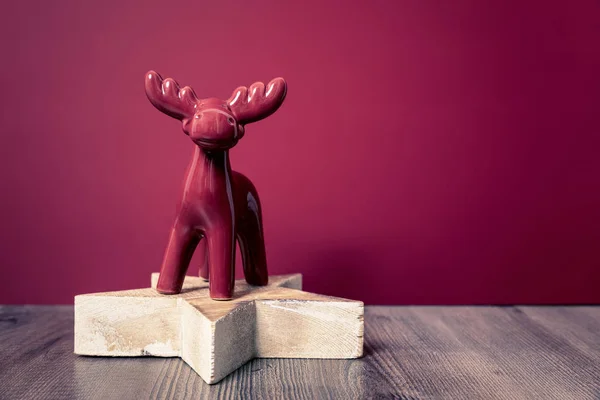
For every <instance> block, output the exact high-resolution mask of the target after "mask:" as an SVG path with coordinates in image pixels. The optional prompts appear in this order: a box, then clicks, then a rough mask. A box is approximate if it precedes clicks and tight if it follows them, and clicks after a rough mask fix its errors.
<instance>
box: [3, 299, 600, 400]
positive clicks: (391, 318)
mask: <svg viewBox="0 0 600 400" xmlns="http://www.w3.org/2000/svg"><path fill="white" fill-rule="evenodd" d="M219 397H223V398H252V399H262V398H264V399H274V398H285V399H291V398H310V399H326V398H340V399H356V398H382V399H383V398H399V399H561V400H565V399H600V307H366V310H365V356H364V357H363V358H361V359H355V360H296V359H256V360H253V361H251V362H250V363H248V364H246V365H245V366H243V367H242V368H240V369H238V370H237V371H236V372H234V373H233V374H231V375H229V376H228V377H227V378H225V379H224V380H223V381H221V382H220V383H219V384H216V385H207V384H206V383H204V382H203V381H202V379H201V378H200V377H199V376H198V375H196V374H195V373H194V372H193V371H192V370H191V369H190V368H189V367H188V366H187V365H186V364H185V363H184V362H183V361H181V360H180V359H178V358H96V357H83V356H77V355H75V354H73V307H69V306H54V307H52V306H4V307H0V398H1V399H23V398H27V399H30V398H35V399H38V398H44V399H46V398H48V399H85V398H92V399H156V398H174V399H192V398H193V399H197V398H206V399H213V398H219Z"/></svg>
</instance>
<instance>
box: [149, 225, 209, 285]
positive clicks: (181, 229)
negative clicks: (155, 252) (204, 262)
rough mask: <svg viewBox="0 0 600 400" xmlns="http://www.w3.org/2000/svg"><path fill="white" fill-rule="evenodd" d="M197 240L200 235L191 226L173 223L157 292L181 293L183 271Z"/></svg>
mask: <svg viewBox="0 0 600 400" xmlns="http://www.w3.org/2000/svg"><path fill="white" fill-rule="evenodd" d="M199 240H200V236H199V235H198V233H197V232H196V231H194V230H193V229H192V228H191V227H189V226H187V225H183V224H180V223H177V222H176V223H175V225H174V226H173V229H172V230H171V237H170V238H169V244H168V245H167V250H166V251H165V256H164V259H163V263H162V266H161V268H160V276H159V278H158V283H157V285H156V290H157V291H158V292H159V293H162V294H177V293H181V287H182V286H183V280H184V279H185V273H186V271H187V269H188V266H189V265H190V260H191V259H192V255H193V254H194V249H195V248H196V245H197V244H198V241H199Z"/></svg>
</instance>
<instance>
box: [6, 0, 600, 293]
mask: <svg viewBox="0 0 600 400" xmlns="http://www.w3.org/2000/svg"><path fill="white" fill-rule="evenodd" d="M176 3H177V4H176ZM0 18H1V23H0V40H1V41H2V42H1V43H2V48H1V52H2V61H1V63H0V72H1V74H0V76H1V79H2V86H1V89H0V96H1V106H2V113H1V115H2V119H1V126H0V127H1V134H2V142H1V145H0V151H1V158H0V160H1V161H0V162H1V165H0V174H1V175H0V182H1V185H2V198H1V205H0V206H1V207H0V212H1V213H2V214H1V219H0V221H1V224H2V225H1V229H0V232H1V234H2V237H1V238H0V239H1V242H0V246H1V248H0V256H1V259H0V268H1V280H0V303H71V302H72V300H73V297H72V296H73V295H75V294H78V293H86V292H94V291H108V290H118V289H126V288H135V287H140V286H147V285H148V284H149V275H150V273H151V272H153V271H157V270H158V268H159V265H160V262H161V258H162V253H163V250H164V248H165V245H166V240H167V235H168V231H169V228H170V225H171V222H172V218H173V216H174V208H175V203H176V201H177V199H178V197H179V192H180V188H181V180H182V178H183V172H184V169H185V167H186V165H187V162H188V159H189V157H190V156H191V153H192V143H191V142H190V141H189V139H188V138H186V137H185V136H184V135H183V134H182V132H181V128H180V126H179V125H178V123H177V122H176V121H174V120H172V119H169V118H168V117H166V116H164V115H162V114H160V113H159V112H158V111H156V110H155V109H154V108H153V107H152V106H151V105H150V103H149V102H148V100H147V99H146V97H145V94H144V91H143V78H144V73H145V72H146V71H147V70H149V69H155V70H157V71H159V72H160V73H161V74H163V75H164V76H172V77H174V78H176V79H177V80H178V81H179V82H180V83H182V84H184V85H192V86H193V87H194V88H195V89H196V92H197V93H198V94H199V95H201V96H203V97H209V96H219V97H225V98H226V97H228V96H229V94H230V92H231V91H232V90H233V89H234V88H235V87H236V86H238V85H249V84H251V83H252V82H254V81H256V80H263V81H268V80H270V79H271V78H273V77H276V76H284V77H285V78H286V79H287V80H288V83H289V92H288V98H287V100H286V103H285V104H284V106H283V107H282V108H281V109H280V110H279V111H278V112H277V113H276V114H275V115H273V116H272V117H270V118H269V119H268V120H265V121H263V122H260V123H257V124H255V125H252V126H249V127H248V129H247V134H246V136H245V138H244V139H243V141H242V142H240V144H239V145H238V146H237V147H236V148H235V149H234V150H233V152H232V163H233V166H234V168H235V169H238V170H240V171H243V172H244V173H245V174H247V175H248V176H249V177H251V178H252V180H253V181H254V183H255V184H256V186H257V187H258V189H259V191H260V193H261V197H262V202H263V206H264V214H265V215H264V219H265V221H264V223H265V230H266V236H267V247H268V248H267V251H268V258H269V263H270V265H269V268H270V272H271V273H272V274H282V273H292V272H302V273H303V274H304V275H305V287H306V289H308V290H310V291H316V292H321V293H325V294H331V295H337V296H344V297H350V298H356V299H361V300H364V301H365V302H366V303H368V304H374V303H375V304H377V303H379V304H385V303H387V304H405V303H424V304H430V303H507V302H508V303H514V302H516V303H572V302H590V303H592V302H600V268H599V267H600V155H599V152H600V139H599V137H600V23H599V20H600V2H598V1H594V0H588V1H585V0H581V1H573V2H567V1H561V2H552V1H539V2H535V1H533V2H532V1H526V2H520V1H479V0H473V1H450V2H449V1H431V0H430V1H422V0H417V1H369V2H367V1H364V2H358V1H356V2H342V1H339V2H333V1H314V2H312V1H311V2H305V1H297V2H283V1H269V2H256V1H237V2H229V1H218V2H217V1H210V2H208V1H198V0H195V1H192V2H188V3H180V2H165V1H154V2H153V1H140V2H129V1H110V2H107V1H104V2H100V1H97V2H92V1H80V0H69V1H67V0H62V1H41V0H40V1H22V2H10V3H7V4H5V5H3V11H2V14H1V15H0ZM238 267H239V265H238ZM195 272H196V268H194V273H195Z"/></svg>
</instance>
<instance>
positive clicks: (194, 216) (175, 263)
mask: <svg viewBox="0 0 600 400" xmlns="http://www.w3.org/2000/svg"><path fill="white" fill-rule="evenodd" d="M146 94H147V96H148V99H149V100H150V102H151V103H152V104H153V105H154V106H155V107H156V108H158V109H159V110H160V111H162V112H163V113H165V114H167V115H169V116H171V117H173V118H176V119H178V120H180V121H181V122H182V126H183V131H184V132H185V133H186V134H187V135H188V136H189V137H190V138H191V139H192V141H193V142H194V143H195V144H196V148H195V151H194V156H193V157H192V160H191V162H190V165H189V166H188V169H187V172H186V177H185V179H184V186H183V195H182V198H181V201H180V203H179V206H178V209H177V216H176V218H175V222H174V224H173V228H172V230H171V236H170V238H169V242H168V245H167V249H166V251H165V255H164V259H163V263H162V267H161V270H160V277H159V281H158V284H157V290H158V291H159V292H160V293H163V294H177V293H180V292H181V287H182V285H183V280H184V278H185V274H186V271H187V269H188V266H189V264H190V260H191V258H192V255H193V253H194V251H195V250H196V248H197V249H198V250H197V251H199V252H200V256H201V258H200V259H201V260H203V261H202V265H201V266H200V276H202V277H203V278H205V279H209V278H210V279H209V287H210V289H209V290H210V297H211V298H212V299H215V300H229V299H231V298H232V297H233V285H234V278H235V240H236V239H237V240H238V242H239V245H240V250H241V252H242V263H243V267H244V275H245V277H246V281H247V282H248V283H250V284H252V285H266V284H267V282H268V274H267V262H266V254H265V244H264V236H263V228H262V215H261V207H260V201H259V199H258V193H257V191H256V188H255V187H254V185H253V184H252V182H250V180H249V179H248V178H246V177H245V176H244V175H242V174H240V173H239V172H235V171H232V170H231V165H230V161H229V149H230V148H232V147H233V146H235V145H236V144H237V142H238V141H239V140H240V139H241V138H242V137H243V136H244V133H245V129H244V127H245V125H246V124H249V123H251V122H256V121H259V120H261V119H263V118H266V117H268V116H269V115H271V114H273V113H274V112H275V111H277V109H278V108H279V107H280V106H281V104H282V103H283V100H284V99H285V95H286V83H285V81H284V80H283V79H282V78H277V79H274V80H272V81H271V82H269V84H268V85H266V87H265V85H264V84H263V83H260V82H257V83H254V84H253V85H252V86H250V88H246V87H239V88H237V89H236V90H234V92H233V94H232V96H231V97H230V98H229V99H228V100H227V101H223V100H219V99H216V98H209V99H198V98H197V97H196V94H195V93H194V91H193V89H192V88H190V87H188V86H186V87H184V88H181V89H180V88H179V85H178V84H177V82H175V81H174V80H173V79H170V78H167V79H163V78H162V77H161V76H160V75H159V74H158V73H156V72H154V71H150V72H148V73H147V74H146Z"/></svg>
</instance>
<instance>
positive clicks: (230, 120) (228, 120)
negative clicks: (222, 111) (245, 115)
mask: <svg viewBox="0 0 600 400" xmlns="http://www.w3.org/2000/svg"><path fill="white" fill-rule="evenodd" d="M227 122H229V124H230V125H233V124H235V120H234V119H233V118H231V117H229V118H227Z"/></svg>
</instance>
